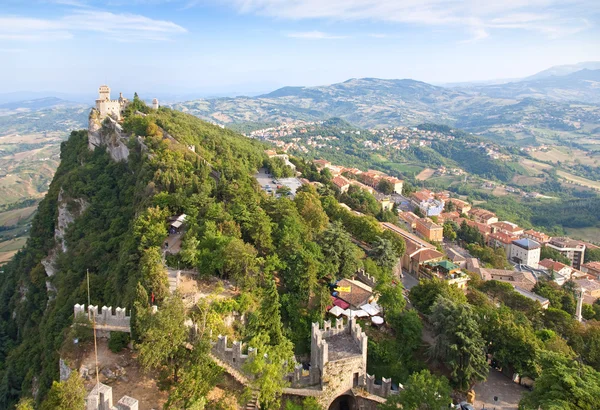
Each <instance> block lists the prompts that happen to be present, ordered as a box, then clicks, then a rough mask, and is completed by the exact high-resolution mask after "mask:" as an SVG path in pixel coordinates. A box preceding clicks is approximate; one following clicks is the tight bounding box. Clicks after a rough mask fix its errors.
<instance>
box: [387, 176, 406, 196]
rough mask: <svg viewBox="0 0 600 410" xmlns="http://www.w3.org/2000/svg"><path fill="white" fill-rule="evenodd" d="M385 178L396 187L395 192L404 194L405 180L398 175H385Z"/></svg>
mask: <svg viewBox="0 0 600 410" xmlns="http://www.w3.org/2000/svg"><path fill="white" fill-rule="evenodd" d="M384 179H385V180H386V181H388V182H389V183H390V184H392V187H393V189H394V193H396V194H399V195H402V188H403V186H404V181H403V180H401V179H398V178H396V177H390V176H387V177H384Z"/></svg>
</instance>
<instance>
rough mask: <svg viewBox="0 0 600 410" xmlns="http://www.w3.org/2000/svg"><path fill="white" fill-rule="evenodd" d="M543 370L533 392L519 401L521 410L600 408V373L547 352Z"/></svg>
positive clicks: (590, 409) (574, 361) (591, 409)
mask: <svg viewBox="0 0 600 410" xmlns="http://www.w3.org/2000/svg"><path fill="white" fill-rule="evenodd" d="M542 361H543V370H542V374H541V376H540V377H538V378H537V379H536V381H535V387H534V389H533V391H532V392H531V393H526V394H525V395H524V397H523V399H521V401H520V403H519V409H520V410H536V409H540V408H541V409H549V410H555V409H556V410H559V409H560V410H576V409H577V410H593V409H597V408H598V398H599V397H600V373H598V372H597V371H595V370H594V369H592V368H591V367H589V366H586V365H583V364H581V363H579V362H578V361H576V360H570V359H567V358H564V357H562V356H560V355H558V354H556V353H546V354H544V357H543V360H542Z"/></svg>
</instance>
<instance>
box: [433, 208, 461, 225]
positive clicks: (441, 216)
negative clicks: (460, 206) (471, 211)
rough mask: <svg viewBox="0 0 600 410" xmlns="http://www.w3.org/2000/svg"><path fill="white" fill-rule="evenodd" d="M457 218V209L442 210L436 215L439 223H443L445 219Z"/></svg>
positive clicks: (458, 215) (454, 219)
mask: <svg viewBox="0 0 600 410" xmlns="http://www.w3.org/2000/svg"><path fill="white" fill-rule="evenodd" d="M459 218H460V214H459V213H458V211H452V212H442V213H441V214H439V215H438V221H439V222H440V223H444V222H446V221H456V220H457V219H459Z"/></svg>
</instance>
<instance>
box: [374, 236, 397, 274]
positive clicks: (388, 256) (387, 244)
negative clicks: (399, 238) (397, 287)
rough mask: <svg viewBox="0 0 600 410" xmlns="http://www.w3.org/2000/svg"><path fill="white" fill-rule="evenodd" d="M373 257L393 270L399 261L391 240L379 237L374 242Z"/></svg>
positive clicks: (379, 263)
mask: <svg viewBox="0 0 600 410" xmlns="http://www.w3.org/2000/svg"><path fill="white" fill-rule="evenodd" d="M372 246H373V250H372V251H371V252H370V254H371V258H373V260H374V261H375V262H376V263H377V265H379V266H380V267H381V268H383V269H384V270H386V271H391V270H392V268H393V267H394V266H396V264H397V263H398V255H397V254H396V250H395V249H394V245H393V244H392V242H391V241H389V240H387V239H383V238H380V237H378V238H377V239H376V240H375V242H374V243H373V244H372Z"/></svg>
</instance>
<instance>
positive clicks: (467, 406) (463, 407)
mask: <svg viewBox="0 0 600 410" xmlns="http://www.w3.org/2000/svg"><path fill="white" fill-rule="evenodd" d="M460 410H475V407H473V405H472V404H471V403H467V402H466V401H461V402H460Z"/></svg>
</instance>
